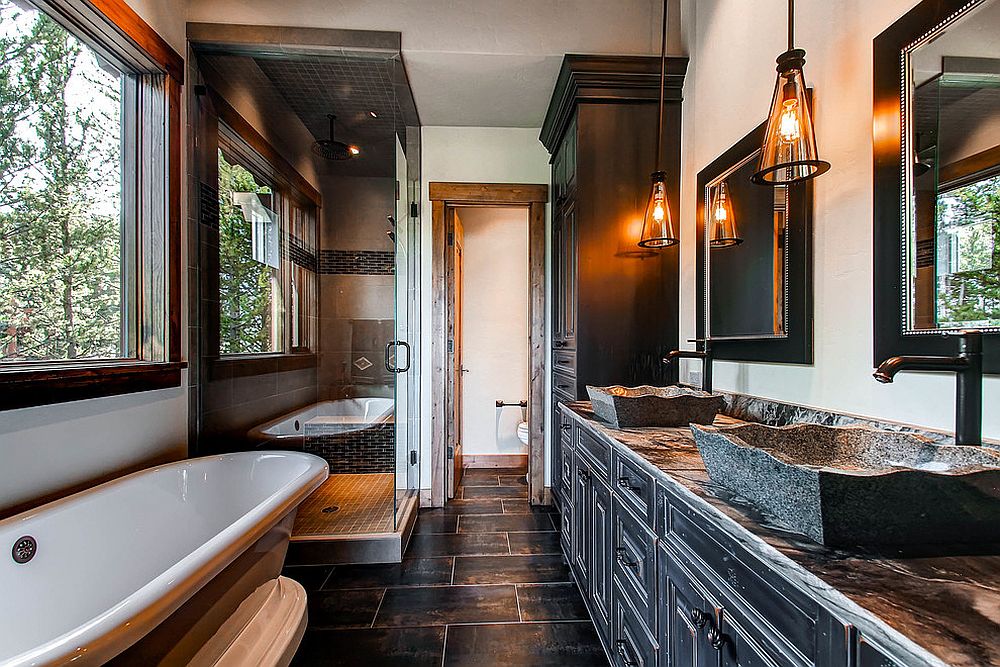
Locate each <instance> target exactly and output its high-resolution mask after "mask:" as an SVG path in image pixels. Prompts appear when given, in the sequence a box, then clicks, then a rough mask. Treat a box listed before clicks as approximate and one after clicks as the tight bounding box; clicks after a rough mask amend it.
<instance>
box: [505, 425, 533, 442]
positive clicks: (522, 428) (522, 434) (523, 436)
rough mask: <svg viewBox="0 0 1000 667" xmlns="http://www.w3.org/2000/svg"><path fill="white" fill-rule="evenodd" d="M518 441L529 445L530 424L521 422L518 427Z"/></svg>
mask: <svg viewBox="0 0 1000 667" xmlns="http://www.w3.org/2000/svg"><path fill="white" fill-rule="evenodd" d="M508 432H509V431H508ZM517 439H518V440H520V441H521V442H523V443H524V444H528V422H521V423H520V424H518V425H517Z"/></svg>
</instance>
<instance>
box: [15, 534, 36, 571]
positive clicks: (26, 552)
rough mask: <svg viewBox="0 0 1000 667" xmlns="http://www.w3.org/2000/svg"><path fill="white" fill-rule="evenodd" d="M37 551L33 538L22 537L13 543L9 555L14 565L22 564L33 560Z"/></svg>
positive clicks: (28, 536) (29, 536)
mask: <svg viewBox="0 0 1000 667" xmlns="http://www.w3.org/2000/svg"><path fill="white" fill-rule="evenodd" d="M37 551H38V543H37V542H35V538H33V537H32V536H31V535H24V536H22V537H19V538H17V542H14V546H13V547H12V548H11V550H10V555H11V556H12V557H13V558H14V562H15V563H20V564H23V563H27V562H28V561H29V560H31V559H32V558H34V557H35V552H37Z"/></svg>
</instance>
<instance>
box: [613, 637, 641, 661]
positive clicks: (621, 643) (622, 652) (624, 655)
mask: <svg viewBox="0 0 1000 667" xmlns="http://www.w3.org/2000/svg"><path fill="white" fill-rule="evenodd" d="M615 645H616V647H617V649H618V657H620V658H621V659H622V664H623V665H628V666H629V667H631V666H632V665H634V664H636V662H635V660H633V659H632V656H630V655H629V654H628V649H626V648H625V640H624V639H619V640H618V641H616V642H615Z"/></svg>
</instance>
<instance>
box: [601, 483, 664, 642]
mask: <svg viewBox="0 0 1000 667" xmlns="http://www.w3.org/2000/svg"><path fill="white" fill-rule="evenodd" d="M611 522H612V546H613V547H614V558H615V561H614V565H613V566H612V573H613V574H614V578H615V582H616V585H617V587H618V591H619V592H620V594H622V595H624V596H625V598H627V599H628V601H629V604H630V605H631V606H632V607H633V608H634V609H635V610H636V612H637V614H638V617H639V619H640V620H641V621H642V622H643V624H644V625H645V627H646V630H647V631H648V632H649V633H651V634H652V633H654V632H656V535H654V534H653V531H651V530H650V529H649V528H647V527H646V524H645V522H643V521H642V520H641V519H639V518H638V517H636V516H635V515H634V514H633V513H632V511H631V510H630V509H629V507H628V506H627V505H626V504H625V503H624V502H622V500H621V499H620V498H619V496H618V495H616V496H615V497H614V501H613V503H612V513H611Z"/></svg>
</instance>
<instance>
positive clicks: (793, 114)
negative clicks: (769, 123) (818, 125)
mask: <svg viewBox="0 0 1000 667" xmlns="http://www.w3.org/2000/svg"><path fill="white" fill-rule="evenodd" d="M781 106H782V110H781V119H780V120H779V121H778V136H779V137H781V140H782V141H784V142H785V143H789V144H790V143H794V142H796V141H798V140H799V137H801V136H802V130H801V125H800V123H799V102H798V100H796V99H790V100H785V101H784V102H782V103H781Z"/></svg>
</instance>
